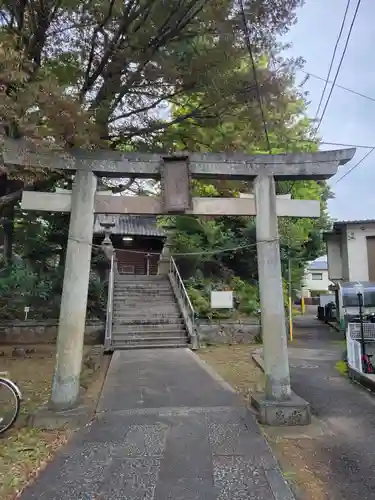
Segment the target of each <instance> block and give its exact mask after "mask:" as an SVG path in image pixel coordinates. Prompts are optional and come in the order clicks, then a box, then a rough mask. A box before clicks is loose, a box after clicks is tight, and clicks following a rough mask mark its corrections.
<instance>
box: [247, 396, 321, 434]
mask: <svg viewBox="0 0 375 500" xmlns="http://www.w3.org/2000/svg"><path fill="white" fill-rule="evenodd" d="M251 405H252V406H253V408H254V409H255V410H256V412H257V414H258V415H257V418H258V421H259V423H261V424H263V425H271V426H291V425H308V424H310V423H311V409H310V403H308V402H307V401H305V400H304V399H302V398H300V397H299V396H297V394H295V393H294V392H292V395H291V398H290V399H288V400H286V401H271V400H267V399H266V397H265V395H264V394H255V395H253V396H251Z"/></svg>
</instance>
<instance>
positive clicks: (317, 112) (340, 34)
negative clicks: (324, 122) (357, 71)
mask: <svg viewBox="0 0 375 500" xmlns="http://www.w3.org/2000/svg"><path fill="white" fill-rule="evenodd" d="M350 2H351V0H348V2H347V4H346V9H345V13H344V18H343V20H342V23H341V27H340V32H339V35H338V37H337V40H336V44H335V48H334V49H333V54H332V57H331V63H330V65H329V70H328V74H327V78H326V81H325V85H324V88H323V92H322V95H321V96H320V101H319V104H318V108H317V110H316V113H315V119H317V118H318V116H319V111H320V107H321V105H322V103H323V99H324V96H325V93H326V90H327V85H328V80H329V77H330V76H331V71H332V66H333V63H334V61H335V57H336V52H337V47H338V45H339V43H340V40H341V36H342V32H343V30H344V26H345V22H346V16H347V14H348V10H349V6H350Z"/></svg>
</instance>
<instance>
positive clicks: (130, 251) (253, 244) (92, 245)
mask: <svg viewBox="0 0 375 500" xmlns="http://www.w3.org/2000/svg"><path fill="white" fill-rule="evenodd" d="M68 240H69V241H74V242H75V243H86V244H88V245H90V246H91V247H92V248H100V249H102V248H103V246H102V245H96V244H94V243H89V242H87V241H85V240H80V239H78V238H72V237H70V236H68ZM278 240H279V238H272V239H269V240H260V241H257V242H256V243H249V244H247V245H240V246H237V247H230V248H218V249H216V250H207V251H206V252H202V251H201V252H184V253H172V254H171V255H172V257H187V256H189V255H215V254H218V253H226V252H237V251H239V250H244V249H245V248H251V247H256V246H257V245H258V244H259V243H271V242H273V241H278ZM115 250H116V252H128V253H135V254H144V255H147V254H148V255H160V253H161V252H146V251H144V250H131V249H126V248H115Z"/></svg>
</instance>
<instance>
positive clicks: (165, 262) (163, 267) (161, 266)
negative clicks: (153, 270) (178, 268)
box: [158, 259, 170, 276]
mask: <svg viewBox="0 0 375 500" xmlns="http://www.w3.org/2000/svg"><path fill="white" fill-rule="evenodd" d="M169 266H170V264H169V259H160V260H159V262H158V275H161V276H168V274H169Z"/></svg>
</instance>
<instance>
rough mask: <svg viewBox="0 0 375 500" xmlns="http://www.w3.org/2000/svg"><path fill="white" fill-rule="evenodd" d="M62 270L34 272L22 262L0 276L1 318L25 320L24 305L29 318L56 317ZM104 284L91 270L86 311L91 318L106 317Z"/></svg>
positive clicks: (57, 315) (59, 299) (59, 298)
mask: <svg viewBox="0 0 375 500" xmlns="http://www.w3.org/2000/svg"><path fill="white" fill-rule="evenodd" d="M62 283H63V270H62V269H59V268H52V269H47V270H46V271H45V272H43V273H37V272H36V271H35V270H34V269H33V268H32V266H31V265H30V264H28V263H27V262H23V263H22V264H20V265H15V266H12V267H11V268H10V269H8V270H7V271H6V272H3V273H2V274H1V275H0V318H3V319H8V320H9V319H20V320H22V319H24V318H25V312H24V308H25V307H26V306H28V307H30V312H29V314H28V317H29V318H30V319H57V318H58V317H59V312H60V301H61V291H62ZM106 298H107V292H106V284H105V283H102V282H100V280H99V278H98V277H97V276H96V275H95V274H94V273H91V276H90V282H89V292H88V302H87V313H88V316H89V317H90V318H103V317H104V316H105V304H106Z"/></svg>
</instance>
